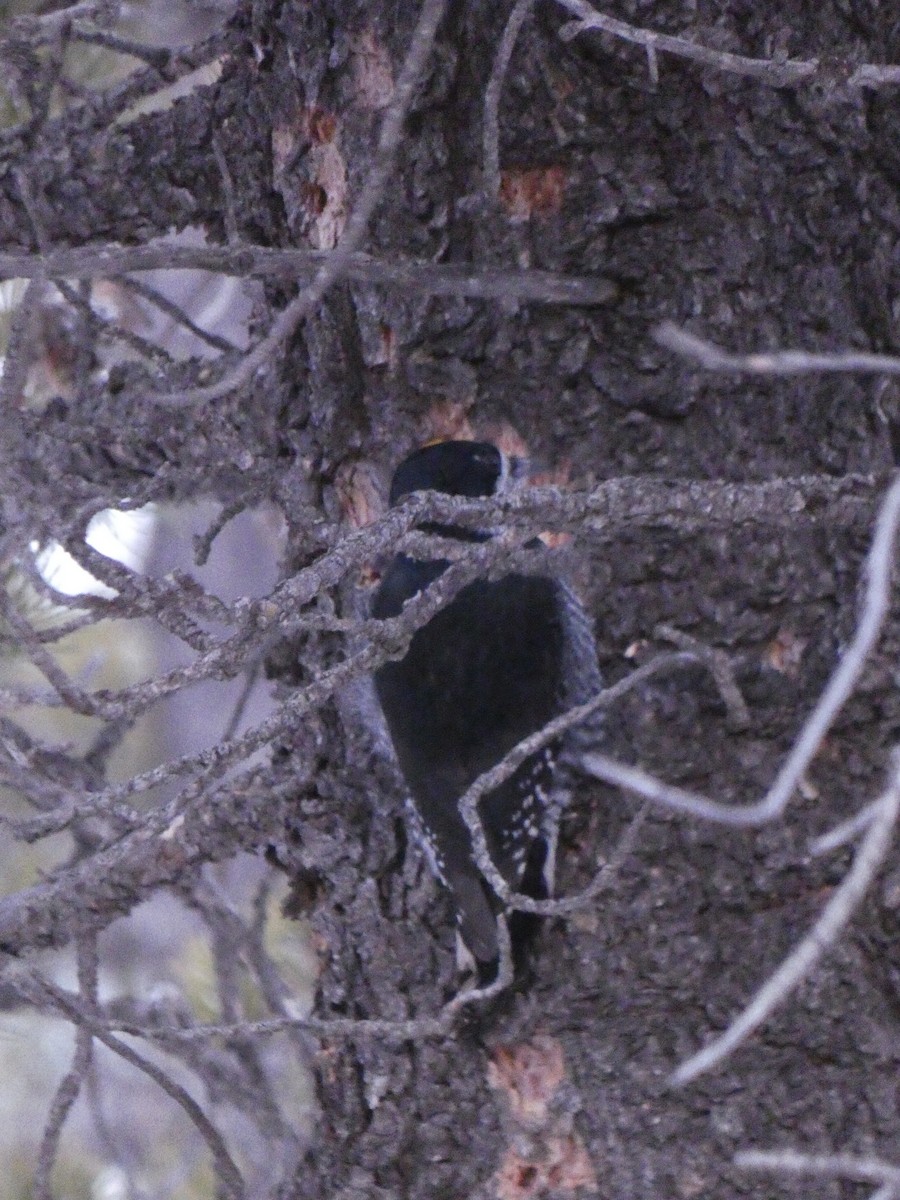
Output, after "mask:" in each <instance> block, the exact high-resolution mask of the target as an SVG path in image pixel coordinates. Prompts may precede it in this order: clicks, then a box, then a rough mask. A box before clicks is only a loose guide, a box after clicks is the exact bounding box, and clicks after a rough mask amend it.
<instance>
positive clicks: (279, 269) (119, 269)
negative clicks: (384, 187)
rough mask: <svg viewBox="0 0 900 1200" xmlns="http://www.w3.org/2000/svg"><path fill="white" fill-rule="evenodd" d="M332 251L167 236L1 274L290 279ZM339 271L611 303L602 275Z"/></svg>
mask: <svg viewBox="0 0 900 1200" xmlns="http://www.w3.org/2000/svg"><path fill="white" fill-rule="evenodd" d="M333 253H334V251H331V250H307V249H302V248H295V247H291V248H288V249H284V248H276V247H270V246H254V245H252V244H250V243H247V242H238V243H236V244H235V245H232V246H185V245H184V244H183V243H180V242H175V243H173V242H168V241H156V242H151V243H150V244H149V245H146V246H114V245H109V244H106V243H98V244H95V245H91V244H87V245H84V246H79V247H76V248H72V249H68V248H58V249H52V250H49V251H48V253H47V254H46V255H45V256H42V255H37V254H19V253H16V252H13V251H0V275H2V276H6V277H9V278H11V279H37V278H45V277H46V278H47V279H75V278H78V279H108V278H115V277H118V276H120V275H123V274H125V273H126V272H136V271H156V270H162V269H166V270H196V271H211V272H216V273H218V274H223V275H234V276H238V277H242V278H243V277H248V276H250V277H255V278H261V279H284V280H290V279H302V278H304V277H305V276H310V275H315V273H316V272H317V271H319V270H320V269H321V268H322V266H323V265H324V264H325V263H327V262H328V260H329V258H330V256H331V255H332V254H333ZM344 275H345V276H346V278H348V279H352V280H353V281H355V282H357V283H365V284H369V285H375V286H383V287H394V288H398V289H400V290H402V291H413V292H422V293H424V294H431V295H434V296H466V297H469V298H471V299H478V300H494V299H502V300H511V301H513V300H520V301H535V302H538V303H543V304H572V305H579V304H583V305H598V304H607V303H609V301H610V300H612V299H614V298H615V296H616V294H617V288H616V286H615V284H613V283H612V282H611V281H610V280H608V279H605V278H603V277H602V276H600V275H563V274H560V273H559V272H557V271H542V270H536V269H535V270H530V269H529V270H526V269H522V270H509V269H504V268H502V267H482V266H478V265H477V264H475V263H472V264H459V263H432V262H426V261H423V260H421V259H400V258H398V259H383V258H374V257H372V256H371V255H369V254H365V253H363V252H361V251H356V252H354V253H353V254H351V255H350V256H349V257H348V260H347V263H346V267H345V269H344Z"/></svg>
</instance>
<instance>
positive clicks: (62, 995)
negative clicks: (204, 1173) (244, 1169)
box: [15, 970, 245, 1200]
mask: <svg viewBox="0 0 900 1200" xmlns="http://www.w3.org/2000/svg"><path fill="white" fill-rule="evenodd" d="M15 986H16V987H17V988H20V989H21V990H23V991H24V992H28V991H31V992H33V993H35V994H36V995H37V996H38V997H40V998H41V999H42V1000H43V1001H44V1003H45V1004H47V1005H49V1007H50V1009H51V1010H55V1011H56V1012H58V1013H59V1014H60V1015H61V1016H64V1017H66V1018H67V1019H68V1020H70V1021H71V1022H72V1023H73V1024H74V1025H75V1026H76V1027H77V1028H78V1029H80V1030H84V1031H85V1032H86V1033H87V1034H90V1035H92V1036H93V1037H96V1038H97V1040H98V1041H101V1042H102V1043H103V1044H104V1046H107V1047H108V1048H109V1049H110V1050H112V1051H113V1053H114V1054H118V1055H119V1056H120V1058H122V1059H124V1060H125V1062H127V1063H130V1064H131V1065H132V1066H133V1067H136V1068H137V1070H139V1071H142V1072H143V1073H144V1074H145V1075H147V1076H149V1078H150V1079H152V1080H153V1081H154V1083H156V1084H158V1085H159V1087H160V1088H162V1090H163V1091H164V1092H165V1093H166V1095H168V1096H170V1097H171V1098H172V1099H173V1100H174V1101H175V1103H176V1104H178V1105H179V1106H180V1107H181V1108H182V1109H183V1110H184V1112H185V1113H186V1114H187V1116H188V1118H189V1119H190V1120H191V1122H192V1123H193V1125H194V1127H195V1128H196V1129H197V1131H198V1132H199V1133H200V1135H201V1137H202V1138H203V1140H204V1142H206V1145H207V1146H208V1147H209V1150H210V1153H211V1154H212V1157H213V1160H214V1162H215V1165H216V1171H217V1173H218V1176H219V1179H220V1180H221V1182H222V1185H223V1187H224V1189H225V1192H226V1195H227V1196H229V1197H230V1198H231V1200H243V1197H244V1195H245V1189H244V1181H243V1179H242V1178H241V1173H240V1171H239V1170H238V1168H237V1166H236V1165H235V1162H234V1160H233V1159H232V1157H231V1155H230V1154H229V1153H228V1148H227V1146H226V1145H225V1142H224V1141H223V1139H222V1135H221V1134H220V1133H219V1131H218V1130H217V1129H216V1127H215V1125H213V1123H212V1122H211V1121H210V1119H209V1118H208V1117H207V1116H206V1114H205V1113H204V1111H203V1109H202V1108H201V1107H200V1105H199V1104H198V1103H197V1102H196V1100H194V1098H193V1097H192V1096H191V1095H190V1093H189V1092H187V1091H186V1090H185V1089H184V1088H183V1087H182V1086H181V1085H180V1084H179V1083H176V1081H175V1080H174V1079H172V1077H171V1076H170V1075H167V1074H166V1072H165V1071H163V1070H162V1069H161V1068H160V1067H157V1066H156V1064H155V1063H152V1062H150V1061H149V1059H146V1058H144V1057H143V1056H142V1055H140V1054H138V1053H137V1052H136V1051H134V1050H132V1049H131V1047H130V1046H128V1045H126V1043H125V1042H123V1041H122V1040H121V1038H117V1037H116V1036H115V1035H114V1034H111V1033H110V1032H109V1030H108V1029H107V1027H106V1026H105V1025H104V1024H103V1022H102V1021H101V1020H99V1019H98V1018H97V1017H95V1016H94V1015H93V1014H92V1013H91V1012H89V1011H88V1010H86V1009H85V1008H84V1006H83V1005H82V1004H80V1003H79V1002H78V1001H76V1000H75V999H74V997H72V996H71V995H70V994H68V993H66V992H64V991H63V990H62V988H59V987H57V986H56V985H55V984H53V983H50V982H49V980H46V979H44V978H42V977H41V976H40V975H39V974H38V973H37V972H36V971H30V970H29V971H22V972H20V973H18V974H17V976H16V979H15Z"/></svg>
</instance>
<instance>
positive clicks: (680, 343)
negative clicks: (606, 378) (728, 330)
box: [653, 321, 900, 375]
mask: <svg viewBox="0 0 900 1200" xmlns="http://www.w3.org/2000/svg"><path fill="white" fill-rule="evenodd" d="M653 337H654V339H655V341H657V342H659V344H660V345H661V346H665V347H666V348H667V349H669V350H674V351H675V353H676V354H680V355H682V357H684V358H690V359H694V360H695V361H697V362H698V363H699V364H700V366H701V367H705V368H706V369H707V370H710V371H738V372H741V373H743V374H747V375H807V374H820V373H822V372H826V373H832V372H851V371H852V372H862V373H866V374H877V375H900V358H896V357H894V356H893V355H891V354H866V353H864V352H862V351H856V350H846V351H844V352H842V353H838V354H812V353H807V352H806V351H804V350H773V351H770V352H767V351H763V352H758V353H755V354H729V353H728V351H726V350H721V349H720V348H719V347H718V346H716V345H714V344H713V343H712V342H707V341H705V340H704V339H703V338H699V337H697V336H696V335H695V334H693V333H688V331H687V330H686V329H681V328H679V327H678V326H677V325H673V324H672V322H671V321H664V322H663V324H662V325H658V326H657V327H656V329H655V330H654V331H653Z"/></svg>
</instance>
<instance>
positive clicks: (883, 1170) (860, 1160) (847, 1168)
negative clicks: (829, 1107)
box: [734, 1149, 900, 1200]
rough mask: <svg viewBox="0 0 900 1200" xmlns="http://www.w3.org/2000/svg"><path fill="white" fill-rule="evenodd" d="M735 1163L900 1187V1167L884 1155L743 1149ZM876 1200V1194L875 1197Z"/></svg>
mask: <svg viewBox="0 0 900 1200" xmlns="http://www.w3.org/2000/svg"><path fill="white" fill-rule="evenodd" d="M734 1164H735V1166H736V1167H741V1168H742V1169H744V1170H745V1171H769V1172H771V1173H773V1174H776V1175H816V1176H819V1177H821V1178H826V1179H854V1180H858V1181H859V1182H860V1183H877V1184H883V1185H885V1186H886V1187H891V1188H893V1189H894V1190H895V1191H896V1190H898V1189H900V1167H897V1166H894V1164H893V1163H889V1162H885V1161H884V1160H883V1159H880V1158H875V1157H874V1156H869V1155H855V1154H802V1153H801V1152H800V1151H799V1150H793V1149H785V1150H741V1151H739V1152H738V1153H737V1154H736V1155H735V1156H734ZM872 1200H874V1197H872Z"/></svg>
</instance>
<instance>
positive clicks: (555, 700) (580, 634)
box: [372, 441, 601, 986]
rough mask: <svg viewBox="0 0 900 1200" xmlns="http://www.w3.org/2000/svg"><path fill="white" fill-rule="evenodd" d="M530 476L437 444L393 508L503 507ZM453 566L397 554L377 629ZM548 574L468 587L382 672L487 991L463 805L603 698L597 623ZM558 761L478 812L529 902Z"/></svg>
mask: <svg viewBox="0 0 900 1200" xmlns="http://www.w3.org/2000/svg"><path fill="white" fill-rule="evenodd" d="M522 465H523V461H522V460H518V459H510V458H508V457H507V456H506V455H504V454H503V453H502V452H501V451H500V450H499V449H498V448H497V447H496V446H494V445H493V444H491V443H490V442H474V441H472V442H470V441H446V442H438V443H434V444H430V445H428V446H425V447H424V448H423V449H420V450H417V451H416V452H415V453H413V454H411V455H410V456H409V457H408V458H407V459H405V460H404V461H403V462H402V463H401V464H400V465H399V467H398V468H397V470H396V472H395V474H394V477H393V481H392V484H391V491H390V504H391V506H394V505H396V504H398V503H399V502H400V501H401V500H402V499H403V498H404V496H407V495H408V494H410V493H411V492H414V491H422V490H434V491H439V492H443V493H447V494H449V495H452V496H467V497H480V496H485V497H487V496H494V495H498V494H500V493H501V492H503V491H504V490H507V489H508V488H509V487H510V486H511V484H513V482H514V481H515V479H516V476H517V474H518V473H519V472H520V471H521V468H522ZM421 528H422V529H423V530H425V531H427V532H431V533H439V534H441V535H442V536H444V537H452V538H457V539H459V540H462V541H486V540H488V539H489V538H490V537H491V536H492V534H493V533H494V532H496V531H471V530H465V529H462V528H460V527H458V526H453V525H452V524H450V525H445V524H437V523H426V524H424V525H422V526H421ZM449 565H450V564H449V562H448V561H447V560H444V559H439V558H438V559H428V560H425V559H420V558H411V557H409V556H407V555H405V554H398V555H397V556H396V557H395V558H394V559H393V561H392V562H391V563H390V565H389V567H388V569H387V570H386V571H385V573H384V574H383V577H382V580H381V583H380V585H379V588H378V590H377V593H376V595H375V599H374V602H373V610H372V611H373V616H375V617H376V618H378V619H384V618H386V617H394V616H397V615H398V614H399V613H400V612H401V610H402V608H403V606H404V604H405V603H406V602H407V601H408V600H410V599H411V598H412V597H414V596H416V595H417V594H418V593H420V592H421V591H423V590H424V589H425V588H427V587H428V585H429V584H431V583H433V582H434V580H436V579H437V578H438V577H439V576H440V575H441V574H442V573H443V572H444V571H445V570H446V569H447V567H448V566H449ZM549 570H550V568H549V567H548V566H547V563H546V560H544V562H543V563H542V564H541V565H540V566H537V565H536V571H537V572H538V573H536V574H534V575H532V574H520V573H518V572H516V573H512V574H509V575H506V576H504V577H503V578H501V579H499V580H496V581H494V582H487V581H484V580H477V581H476V582H474V583H471V584H469V585H468V586H466V587H464V588H463V589H462V590H461V591H460V592H459V594H458V595H457V596H456V597H455V598H454V599H453V600H452V601H451V602H450V604H448V605H447V606H446V607H445V608H443V609H442V610H441V611H440V612H438V613H437V614H436V615H435V616H434V617H432V618H431V620H430V621H429V622H428V623H427V624H426V625H425V626H423V627H422V628H421V629H419V630H418V631H417V632H416V633H415V634H414V635H413V638H412V641H411V642H410V645H409V648H408V650H407V652H406V655H405V657H404V658H402V659H401V660H400V661H398V662H389V663H386V664H385V665H384V666H383V667H381V668H380V669H379V670H378V671H377V672H376V673H375V689H376V692H377V695H378V699H379V702H380V704H381V708H382V711H383V713H384V716H385V720H386V722H387V726H388V731H389V733H390V736H391V740H392V742H393V746H394V750H395V752H396V756H397V760H398V762H399V764H400V769H401V771H402V774H403V776H404V779H405V782H406V785H407V787H408V789H409V792H410V798H411V800H412V805H413V810H414V814H415V817H416V825H417V827H418V831H419V832H420V833H421V834H422V835H423V836H424V841H425V847H426V850H427V852H428V856H429V858H430V860H431V863H432V866H433V867H434V869H435V871H436V872H437V874H438V875H439V877H440V878H441V880H442V881H443V883H444V884H445V885H446V887H447V888H449V890H450V892H451V893H452V896H453V900H454V903H455V906H456V910H457V915H458V920H459V931H460V935H461V938H462V941H463V943H464V945H465V947H466V948H467V950H468V952H469V954H470V955H471V956H472V958H473V959H474V960H475V967H476V972H477V978H478V983H479V985H480V986H485V985H487V984H488V983H490V982H491V981H492V980H493V979H494V978H496V974H497V969H498V966H499V942H498V936H497V919H498V913H499V912H500V910H501V907H502V906H501V905H500V903H499V901H498V899H497V897H496V896H495V895H494V893H493V891H492V890H491V889H490V887H489V886H488V884H487V882H486V880H485V879H484V877H483V876H482V874H481V872H480V871H479V869H478V866H477V864H476V863H475V860H474V857H473V852H472V843H471V837H470V834H469V831H468V829H467V828H466V825H465V822H464V821H463V818H462V816H461V815H460V812H459V806H458V801H459V799H460V797H461V796H462V795H463V793H464V792H465V791H466V789H467V788H468V787H469V786H470V785H471V784H472V783H473V782H474V781H475V780H476V779H477V778H478V776H479V775H481V774H483V773H484V772H485V771H487V770H488V769H489V768H491V767H493V766H495V765H496V764H497V763H498V762H499V761H500V760H501V759H502V758H503V757H504V756H505V755H506V754H507V753H508V751H509V750H511V749H512V747H513V746H515V745H516V744H517V743H518V742H520V741H521V740H522V739H523V738H525V737H527V736H528V735H529V734H531V733H534V732H535V731H536V730H538V729H540V728H542V727H543V726H544V725H545V724H546V723H547V722H548V721H549V720H551V719H552V718H553V717H555V716H557V715H559V714H560V713H562V712H565V711H566V710H568V709H569V708H571V707H572V706H573V705H575V704H580V703H583V702H584V701H585V700H587V699H589V698H590V697H591V696H592V695H595V694H596V693H597V692H598V691H599V690H600V686H601V682H600V672H599V669H598V666H597V651H596V645H595V642H594V635H593V629H592V627H591V622H590V620H589V618H588V616H587V614H586V612H585V611H584V608H583V607H582V605H581V603H580V601H579V600H578V598H577V597H576V595H575V593H574V592H573V591H572V589H571V588H570V586H569V585H568V584H567V583H566V582H565V581H564V580H563V579H562V578H560V577H557V576H556V575H553V574H549V573H548V571H549ZM559 751H560V745H559V744H556V745H551V746H548V747H546V748H545V749H543V750H541V751H539V752H538V753H536V754H534V755H532V756H531V757H530V758H528V759H526V760H525V761H524V762H523V763H522V764H521V765H520V766H519V768H518V769H517V770H516V772H515V773H514V774H513V775H512V776H511V777H510V778H509V779H508V780H507V781H506V782H505V783H503V784H501V785H500V786H499V787H498V788H496V789H495V790H494V791H491V792H489V793H488V794H486V795H485V796H484V797H482V799H481V802H480V807H479V813H480V817H481V821H482V824H483V828H484V832H485V836H486V840H487V845H488V849H489V851H490V854H491V857H492V859H493V862H494V864H495V865H496V867H497V869H498V870H499V872H500V874H501V875H502V876H503V878H504V879H505V880H506V881H507V883H508V884H509V885H510V887H512V888H513V889H514V890H516V891H521V892H523V893H525V894H526V895H529V896H531V897H533V898H535V899H543V898H546V897H547V896H549V895H551V894H552V888H553V870H554V858H555V851H556V832H557V824H558V820H559V810H560V807H561V805H560V802H559V797H558V796H557V795H556V794H555V793H554V789H553V780H554V771H555V766H556V761H557V758H558V755H559Z"/></svg>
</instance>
